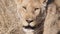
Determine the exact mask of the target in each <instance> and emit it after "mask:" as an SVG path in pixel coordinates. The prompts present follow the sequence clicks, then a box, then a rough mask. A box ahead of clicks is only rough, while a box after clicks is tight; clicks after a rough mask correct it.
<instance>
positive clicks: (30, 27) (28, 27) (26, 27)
mask: <svg viewBox="0 0 60 34" xmlns="http://www.w3.org/2000/svg"><path fill="white" fill-rule="evenodd" d="M23 27H24V28H25V29H35V27H32V26H23Z"/></svg>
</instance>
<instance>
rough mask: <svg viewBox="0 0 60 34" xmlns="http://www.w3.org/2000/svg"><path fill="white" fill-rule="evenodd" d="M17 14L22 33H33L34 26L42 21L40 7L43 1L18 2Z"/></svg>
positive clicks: (24, 0)
mask: <svg viewBox="0 0 60 34" xmlns="http://www.w3.org/2000/svg"><path fill="white" fill-rule="evenodd" d="M18 2H19V3H20V4H19V6H20V8H19V13H20V14H21V23H22V26H23V29H24V31H26V30H28V31H34V29H35V28H36V26H38V24H40V23H41V21H42V20H43V19H44V16H42V15H43V14H44V12H43V11H41V6H42V3H43V2H44V0H20V1H18Z"/></svg>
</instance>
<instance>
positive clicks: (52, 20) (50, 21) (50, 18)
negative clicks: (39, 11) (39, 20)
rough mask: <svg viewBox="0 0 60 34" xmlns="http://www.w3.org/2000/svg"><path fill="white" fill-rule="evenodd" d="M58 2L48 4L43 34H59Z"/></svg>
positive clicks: (59, 15) (59, 16)
mask: <svg viewBox="0 0 60 34" xmlns="http://www.w3.org/2000/svg"><path fill="white" fill-rule="evenodd" d="M59 3H60V0H54V3H51V4H49V6H48V10H47V16H46V19H45V22H44V32H43V34H60V4H59Z"/></svg>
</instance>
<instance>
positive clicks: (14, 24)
mask: <svg viewBox="0 0 60 34" xmlns="http://www.w3.org/2000/svg"><path fill="white" fill-rule="evenodd" d="M16 8H17V5H16V3H15V0H0V34H23V32H22V31H21V28H20V26H21V25H20V17H19V15H18V12H17V9H16Z"/></svg>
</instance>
